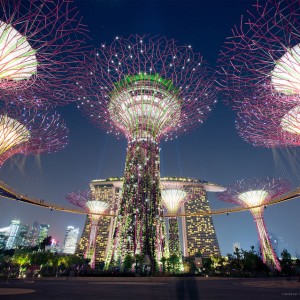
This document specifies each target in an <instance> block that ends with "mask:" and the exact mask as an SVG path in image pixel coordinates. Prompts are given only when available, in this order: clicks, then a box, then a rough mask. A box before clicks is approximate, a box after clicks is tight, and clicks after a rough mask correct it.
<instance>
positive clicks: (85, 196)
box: [66, 191, 111, 268]
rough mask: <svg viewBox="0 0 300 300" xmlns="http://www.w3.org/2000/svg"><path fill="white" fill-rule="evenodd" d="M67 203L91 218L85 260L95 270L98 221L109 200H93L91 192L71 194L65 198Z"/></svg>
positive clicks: (106, 208)
mask: <svg viewBox="0 0 300 300" xmlns="http://www.w3.org/2000/svg"><path fill="white" fill-rule="evenodd" d="M66 199H67V201H69V202H70V203H72V204H74V205H76V206H79V207H81V208H83V209H84V210H85V211H86V212H87V213H88V214H89V215H90V218H91V231H90V238H89V243H88V247H87V249H86V252H85V258H89V259H91V262H90V264H91V267H92V268H95V257H96V253H95V251H96V239H97V234H98V230H99V226H98V223H99V220H100V218H101V214H103V213H105V212H107V211H108V209H109V207H110V205H111V203H110V200H109V198H103V199H102V198H101V199H95V198H94V194H93V193H92V192H91V191H79V192H72V193H69V194H68V195H67V196H66Z"/></svg>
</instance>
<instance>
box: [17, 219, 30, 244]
mask: <svg viewBox="0 0 300 300" xmlns="http://www.w3.org/2000/svg"><path fill="white" fill-rule="evenodd" d="M28 228H29V226H28V225H24V224H21V225H20V228H19V232H18V235H17V240H16V246H17V247H18V246H26V240H27V235H28Z"/></svg>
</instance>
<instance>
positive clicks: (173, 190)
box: [161, 182, 187, 258]
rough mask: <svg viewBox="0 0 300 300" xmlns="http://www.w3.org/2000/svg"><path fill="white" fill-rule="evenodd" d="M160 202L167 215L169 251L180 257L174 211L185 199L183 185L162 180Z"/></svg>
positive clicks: (177, 226) (185, 194)
mask: <svg viewBox="0 0 300 300" xmlns="http://www.w3.org/2000/svg"><path fill="white" fill-rule="evenodd" d="M161 197H162V203H163V206H164V208H165V209H166V212H167V214H168V215H171V216H170V217H169V241H168V245H169V253H170V254H171V255H172V254H176V255H177V256H178V257H179V258H181V249H180V240H179V225H178V219H177V217H176V213H177V212H178V210H179V208H180V206H181V205H182V204H183V203H184V202H185V201H186V200H187V193H186V192H185V191H184V188H183V185H180V184H178V183H176V182H162V191H161Z"/></svg>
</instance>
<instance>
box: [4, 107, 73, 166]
mask: <svg viewBox="0 0 300 300" xmlns="http://www.w3.org/2000/svg"><path fill="white" fill-rule="evenodd" d="M67 143H68V129H67V128H66V125H65V124H64V122H63V120H62V119H61V117H60V115H59V114H57V113H55V112H54V113H51V112H47V111H46V112H44V110H43V112H41V111H38V110H35V109H26V108H18V107H16V106H14V105H13V104H10V105H2V106H0V165H2V164H3V163H4V162H5V161H6V160H7V159H8V158H9V157H11V156H13V155H14V154H23V155H29V154H35V155H37V154H41V153H43V152H46V153H51V152H56V151H58V150H60V149H62V148H64V147H65V146H66V145H67Z"/></svg>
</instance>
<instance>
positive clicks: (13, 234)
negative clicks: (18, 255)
mask: <svg viewBox="0 0 300 300" xmlns="http://www.w3.org/2000/svg"><path fill="white" fill-rule="evenodd" d="M20 225H21V222H20V220H11V223H10V230H9V236H8V239H7V242H6V249H14V248H16V243H17V238H18V232H19V229H20Z"/></svg>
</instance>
